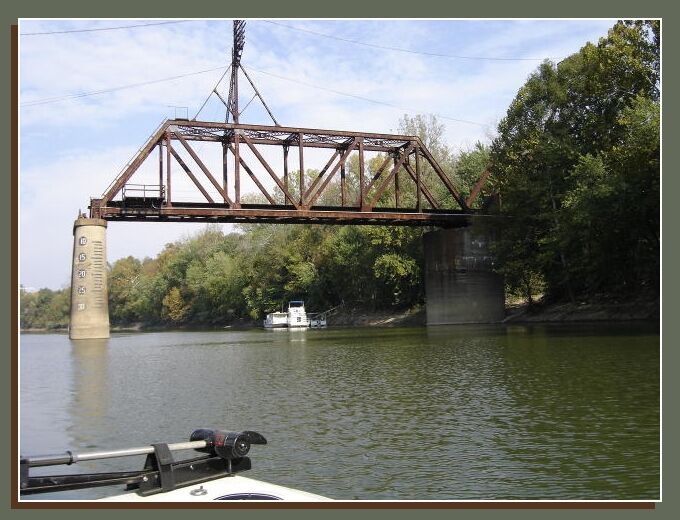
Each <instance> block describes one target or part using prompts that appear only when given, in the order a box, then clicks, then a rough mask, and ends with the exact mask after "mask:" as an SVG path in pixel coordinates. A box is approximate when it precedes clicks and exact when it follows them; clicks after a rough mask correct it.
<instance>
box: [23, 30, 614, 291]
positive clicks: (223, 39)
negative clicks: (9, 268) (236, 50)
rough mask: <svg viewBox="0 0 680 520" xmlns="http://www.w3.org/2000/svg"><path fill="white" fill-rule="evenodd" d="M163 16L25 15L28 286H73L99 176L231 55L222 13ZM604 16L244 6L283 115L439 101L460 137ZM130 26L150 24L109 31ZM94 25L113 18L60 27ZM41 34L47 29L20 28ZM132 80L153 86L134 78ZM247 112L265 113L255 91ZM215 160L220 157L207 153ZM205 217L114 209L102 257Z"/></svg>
mask: <svg viewBox="0 0 680 520" xmlns="http://www.w3.org/2000/svg"><path fill="white" fill-rule="evenodd" d="M164 21H165V20H132V19H126V20H84V19H79V20H31V19H24V20H21V21H20V26H19V32H20V34H22V35H21V36H20V48H19V55H20V74H19V81H20V88H19V92H20V109H19V114H20V147H21V149H20V174H19V182H20V255H21V257H20V274H19V276H20V278H19V279H20V283H21V284H23V285H24V286H26V287H33V288H39V287H50V288H53V289H57V288H60V287H63V286H65V285H66V284H68V282H69V279H70V262H71V249H72V235H71V230H72V225H73V220H74V218H75V217H76V215H77V213H78V210H79V209H82V210H83V211H85V210H86V207H87V204H88V202H89V198H90V197H91V196H99V195H100V194H101V193H102V192H103V191H104V190H105V188H106V187H107V186H108V184H109V183H110V182H111V181H112V180H113V179H114V177H115V176H116V175H117V174H118V173H119V172H120V170H121V169H122V167H123V166H124V165H125V163H126V162H127V161H128V159H129V158H130V157H131V156H132V155H133V154H134V153H135V152H136V150H137V149H138V148H139V147H140V146H141V145H142V144H144V142H145V141H146V139H147V138H148V136H149V135H150V134H151V133H152V132H153V130H154V129H155V128H156V127H157V126H158V125H159V124H160V123H161V121H162V120H163V119H165V118H167V117H173V116H174V115H175V112H176V110H178V115H183V114H184V113H185V110H186V111H187V112H188V114H189V117H193V116H194V114H195V113H196V112H197V110H198V109H199V107H200V106H201V104H202V103H203V101H204V100H205V99H206V97H207V96H208V94H209V93H210V91H211V90H212V88H213V86H214V85H215V83H216V82H217V80H218V79H219V77H220V76H221V75H222V72H223V70H224V68H226V66H227V65H228V63H229V61H230V57H229V55H230V49H231V31H232V21H231V20H208V21H206V20H189V21H182V22H180V23H167V24H166V23H163V24H160V23H159V22H164ZM171 21H172V20H171ZM173 22H176V21H173ZM614 23H615V20H613V19H612V20H603V19H600V20H360V21H356V20H248V21H247V25H246V44H245V50H244V54H243V58H242V63H243V65H244V66H245V68H246V70H248V71H249V74H250V76H251V77H252V78H253V80H254V81H255V83H256V85H257V86H258V89H259V90H260V92H261V93H262V95H263V96H264V98H265V100H266V101H267V103H268V105H269V106H270V107H271V109H272V111H273V113H274V115H275V116H276V118H277V119H278V121H279V122H280V123H281V124H283V125H288V126H300V127H312V128H330V129H338V130H359V131H373V132H390V131H397V128H398V122H399V119H400V117H401V116H402V115H403V114H405V113H406V114H409V115H416V114H418V113H422V114H435V115H437V116H438V117H439V118H440V121H441V122H442V123H444V124H445V125H446V141H447V143H448V145H449V146H451V147H452V148H453V149H454V150H456V151H457V150H460V149H466V148H468V147H471V146H472V145H473V144H474V143H475V142H476V141H478V140H479V141H484V142H488V141H489V140H490V139H491V138H492V137H493V135H494V129H495V127H496V125H497V123H498V121H499V120H500V119H501V118H502V117H503V116H504V114H505V112H506V110H507V107H508V105H509V104H510V102H511V101H512V99H513V98H514V96H515V94H516V92H517V90H518V89H519V88H520V87H521V86H522V84H523V83H524V82H525V80H526V78H527V76H528V75H529V74H530V73H531V72H532V71H533V70H535V68H536V67H537V66H538V65H539V64H540V62H541V60H543V59H546V58H548V59H551V60H553V61H559V60H560V59H562V58H564V57H565V56H567V55H569V54H571V53H573V52H576V51H578V49H580V48H581V47H582V46H583V45H584V44H585V43H586V42H587V41H591V42H597V40H598V38H600V37H602V36H604V35H605V34H606V32H607V30H608V29H609V28H610V27H611V26H612V25H613V24H614ZM146 24H154V25H146ZM131 25H144V26H142V27H129V28H126V29H111V30H108V29H109V28H114V27H121V26H131ZM97 28H98V29H107V30H98V31H84V32H59V33H55V32H57V31H83V30H85V29H97ZM43 32H50V33H53V34H28V33H43ZM347 40H353V41H355V42H361V43H363V44H365V45H361V44H357V43H351V42H349V41H347ZM384 47H390V48H393V49H397V48H398V49H402V51H398V50H389V49H385V48H384ZM405 51H412V52H405ZM434 55H446V56H434ZM508 58H510V59H508ZM202 71H209V72H202ZM189 74H191V75H189ZM184 75H186V76H185V77H182V78H177V79H173V80H166V79H167V78H171V77H175V76H184ZM149 82H152V83H149ZM140 83H148V84H146V85H141V86H135V87H130V85H137V84H140ZM240 85H241V92H242V96H241V107H243V106H244V105H245V104H246V103H247V102H248V100H250V98H251V96H252V90H250V88H249V87H248V86H246V85H247V82H246V80H245V78H242V80H241V82H240ZM112 89H113V90H112ZM225 89H228V82H223V83H222V84H221V88H220V90H221V92H222V93H223V94H224V95H225V97H226V94H225ZM102 90H103V91H107V92H103V93H100V94H93V93H94V92H97V91H102ZM341 93H342V94H341ZM359 98H364V99H359ZM368 100H372V101H368ZM173 107H186V109H184V108H181V109H175V108H173ZM199 119H204V120H223V119H224V108H223V105H221V103H220V102H219V101H218V100H217V99H216V98H215V97H214V96H213V97H212V98H211V99H210V101H209V102H208V103H207V104H206V106H205V108H204V109H203V110H202V112H201V114H200V117H199ZM241 121H242V122H246V123H262V124H269V123H270V121H269V120H268V117H267V115H266V113H265V112H264V111H263V110H262V109H261V106H260V105H259V104H258V103H257V102H256V101H253V102H252V103H251V104H250V105H249V107H248V108H247V109H246V110H245V111H244V113H243V115H242V116H241ZM464 121H465V122H464ZM211 161H212V162H214V165H215V168H216V169H217V168H218V165H217V162H216V161H217V157H215V158H211V159H209V160H208V166H210V165H211V164H212V162H211ZM314 166H315V165H314V164H310V165H307V167H314ZM173 185H174V183H173ZM246 189H247V186H246ZM201 227H202V226H201V225H200V224H160V223H111V224H110V226H109V229H108V260H109V262H114V261H115V260H117V259H118V258H121V257H125V256H128V255H132V256H136V257H138V258H143V257H145V256H150V257H153V256H155V255H156V254H157V253H158V252H160V250H161V249H162V248H163V246H164V245H165V244H166V243H168V242H172V241H174V240H177V239H179V238H181V237H183V236H187V235H189V234H191V233H193V232H196V231H198V230H199V229H201ZM228 229H229V227H228V226H225V230H228ZM46 260H48V261H46Z"/></svg>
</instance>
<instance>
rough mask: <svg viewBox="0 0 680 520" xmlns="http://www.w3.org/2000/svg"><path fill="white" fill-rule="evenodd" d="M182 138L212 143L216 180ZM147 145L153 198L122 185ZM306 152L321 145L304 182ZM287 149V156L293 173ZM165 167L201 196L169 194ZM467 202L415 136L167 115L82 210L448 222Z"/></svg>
mask: <svg viewBox="0 0 680 520" xmlns="http://www.w3.org/2000/svg"><path fill="white" fill-rule="evenodd" d="M192 142H199V143H217V144H219V145H221V158H222V161H221V163H222V164H221V170H222V171H221V177H222V178H221V180H220V181H218V180H217V179H216V177H215V176H214V175H213V172H211V171H210V169H209V168H208V166H206V162H208V160H207V158H206V155H205V152H203V150H202V149H201V150H200V151H201V156H199V153H198V152H197V151H196V150H195V149H194V148H193V147H192V145H191V143H192ZM200 146H201V148H203V147H204V146H205V145H204V144H201V145H200ZM154 148H158V150H159V167H158V168H159V169H158V176H159V177H158V178H159V184H158V185H155V188H154V189H155V191H154V195H153V196H151V195H149V197H148V198H147V193H146V191H143V192H142V195H141V198H140V197H139V192H138V191H134V190H139V189H140V188H139V186H142V185H139V184H136V185H135V184H130V182H129V181H130V180H131V179H132V178H133V176H134V175H135V174H136V173H138V171H139V169H140V167H141V165H142V164H143V163H144V162H145V161H146V160H147V158H148V157H149V155H150V154H151V152H152V151H153V149H154ZM273 148H274V149H275V148H278V149H280V150H281V151H282V155H281V156H280V162H279V160H278V159H276V163H277V164H280V166H279V167H274V166H273V164H274V159H272V158H271V157H272V154H271V152H272V149H273ZM309 149H317V150H327V151H330V157H328V160H327V162H326V163H325V166H323V168H321V169H320V170H315V171H314V175H313V176H312V177H311V178H308V177H307V175H309V172H308V171H307V170H306V168H305V165H306V164H309V163H310V161H309V160H308V159H309V158H308V156H307V155H306V152H308V151H309ZM279 153H280V152H279ZM368 154H371V155H373V157H372V160H371V161H370V165H371V167H368V166H367V155H368ZM265 155H266V156H267V157H265ZM289 155H293V156H297V157H296V160H294V161H292V163H293V164H294V165H296V166H297V167H298V168H297V170H298V174H297V175H296V176H295V178H293V174H292V171H291V169H290V166H291V164H289V163H290V162H291V161H289ZM317 155H318V153H317ZM317 160H318V157H317ZM175 164H177V165H179V167H180V169H181V171H182V172H183V174H185V175H186V177H187V178H188V179H189V180H190V181H191V182H192V183H193V185H194V186H195V188H196V194H197V195H198V194H199V193H200V195H199V197H201V198H198V199H192V200H190V201H179V200H177V199H173V182H177V181H176V177H175V176H176V173H175V171H176V168H175V167H174V166H175ZM319 164H321V163H319ZM196 167H198V170H200V172H201V173H202V174H203V175H202V176H201V179H199V177H198V176H197V175H196V174H195V173H194V172H195V171H197V170H196ZM306 171H307V174H305V172H306ZM243 179H248V180H249V181H251V182H252V184H253V185H254V187H256V188H257V189H258V190H259V198H258V199H257V200H253V196H252V194H249V195H248V196H245V195H244V194H242V187H243ZM205 180H207V181H208V182H207V183H205ZM133 193H134V195H133ZM242 195H244V196H242ZM133 202H134V203H133ZM469 203H470V201H469V199H468V200H467V201H466V200H465V199H464V198H463V197H462V196H461V194H460V192H459V190H458V189H457V187H456V186H455V185H454V183H453V181H452V180H451V179H450V178H449V176H448V175H447V174H446V173H445V172H444V170H443V169H442V168H441V166H440V165H439V164H438V163H437V161H436V160H435V159H434V157H433V156H432V154H431V153H430V151H429V150H428V149H427V148H426V146H425V145H424V144H423V142H422V141H421V140H420V139H419V138H418V137H416V136H406V135H396V134H376V133H362V132H346V131H335V130H320V129H309V128H292V127H281V126H265V125H245V124H230V123H218V122H205V121H188V120H180V119H174V120H167V121H165V122H164V123H162V124H161V126H160V127H159V128H158V129H157V130H156V132H154V134H153V135H152V136H151V137H150V138H149V140H148V141H147V143H146V144H145V145H144V146H143V147H142V148H141V149H140V150H139V152H138V153H137V155H136V156H135V157H133V159H131V161H130V162H129V163H128V164H127V165H126V166H125V168H124V170H123V171H122V172H121V174H120V175H118V177H116V179H114V181H113V182H112V183H111V185H110V186H109V187H108V188H107V190H106V192H105V193H104V194H103V195H102V197H101V198H99V199H96V198H95V199H91V204H90V215H91V217H93V218H103V219H106V220H119V221H139V220H144V221H207V222H280V223H304V222H307V223H336V224H345V223H354V224H377V223H380V224H387V225H435V226H442V227H452V226H459V225H465V224H466V223H467V219H468V216H469V215H470V213H471V210H470V208H469Z"/></svg>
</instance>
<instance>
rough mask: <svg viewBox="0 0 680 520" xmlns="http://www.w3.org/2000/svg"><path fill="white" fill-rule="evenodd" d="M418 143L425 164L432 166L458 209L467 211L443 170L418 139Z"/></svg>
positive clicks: (461, 198)
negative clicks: (425, 161)
mask: <svg viewBox="0 0 680 520" xmlns="http://www.w3.org/2000/svg"><path fill="white" fill-rule="evenodd" d="M418 142H419V144H420V146H419V148H420V150H421V152H422V153H423V156H424V157H425V158H426V159H427V162H429V163H430V166H432V168H434V171H435V172H436V173H437V175H438V176H439V178H440V179H441V181H442V182H443V183H444V185H445V186H446V188H447V189H448V190H449V193H451V195H452V196H453V198H454V199H455V200H456V202H457V203H458V204H459V205H460V207H461V208H462V209H464V210H466V209H469V208H468V205H467V204H466V203H465V201H464V200H463V197H462V196H461V194H460V193H459V192H458V190H457V189H456V187H455V186H454V185H453V183H452V182H451V179H449V177H448V176H447V175H446V173H444V170H442V168H441V166H439V163H438V162H437V160H436V159H435V158H434V157H433V156H432V154H431V153H430V151H429V150H428V149H427V148H425V145H423V144H422V141H421V140H420V138H418Z"/></svg>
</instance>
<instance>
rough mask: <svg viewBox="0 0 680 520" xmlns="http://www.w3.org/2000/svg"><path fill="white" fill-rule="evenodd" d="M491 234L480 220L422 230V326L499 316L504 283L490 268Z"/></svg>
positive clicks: (492, 319)
mask: <svg viewBox="0 0 680 520" xmlns="http://www.w3.org/2000/svg"><path fill="white" fill-rule="evenodd" d="M493 239H494V232H493V230H492V229H489V228H488V227H487V226H484V225H482V224H481V223H475V224H473V225H471V226H469V227H465V228H455V229H443V230H439V231H433V232H430V233H427V234H425V235H424V237H423V240H424V244H423V245H424V249H425V296H426V300H427V303H426V314H427V324H428V325H448V324H461V323H496V322H499V321H501V320H503V318H504V316H505V294H504V284H503V278H502V277H501V276H500V275H498V274H496V273H494V272H493V270H492V267H493V257H492V256H491V253H490V250H489V244H490V243H491V242H492V241H493Z"/></svg>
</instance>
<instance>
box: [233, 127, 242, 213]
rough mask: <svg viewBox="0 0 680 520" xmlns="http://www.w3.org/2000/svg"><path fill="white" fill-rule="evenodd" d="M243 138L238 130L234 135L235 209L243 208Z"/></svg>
mask: <svg viewBox="0 0 680 520" xmlns="http://www.w3.org/2000/svg"><path fill="white" fill-rule="evenodd" d="M240 141H241V136H240V134H239V131H238V130H237V131H236V132H235V133H234V207H236V208H240V207H241V152H240V150H239V143H240Z"/></svg>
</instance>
